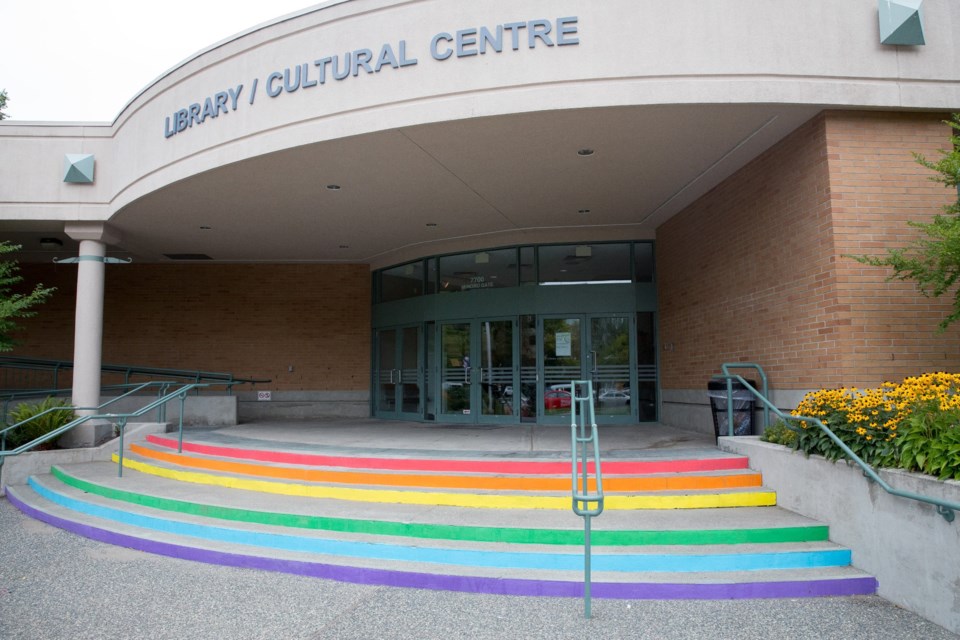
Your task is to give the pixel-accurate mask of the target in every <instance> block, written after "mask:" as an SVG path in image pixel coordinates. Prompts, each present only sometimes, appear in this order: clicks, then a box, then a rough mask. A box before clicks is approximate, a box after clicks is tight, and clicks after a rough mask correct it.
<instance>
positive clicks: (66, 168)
mask: <svg viewBox="0 0 960 640" xmlns="http://www.w3.org/2000/svg"><path fill="white" fill-rule="evenodd" d="M63 181H64V182H72V183H75V184H93V154H92V153H68V154H67V155H66V156H64V158H63Z"/></svg>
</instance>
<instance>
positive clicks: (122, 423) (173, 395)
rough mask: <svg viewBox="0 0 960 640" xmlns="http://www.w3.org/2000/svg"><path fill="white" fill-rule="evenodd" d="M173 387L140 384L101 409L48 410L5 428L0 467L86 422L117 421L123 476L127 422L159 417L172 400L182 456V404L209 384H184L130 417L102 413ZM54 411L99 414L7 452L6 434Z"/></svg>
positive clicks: (119, 469) (0, 438) (119, 467)
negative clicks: (145, 391)
mask: <svg viewBox="0 0 960 640" xmlns="http://www.w3.org/2000/svg"><path fill="white" fill-rule="evenodd" d="M170 384H171V383H169V382H145V383H143V384H141V385H138V386H136V387H135V388H133V389H131V390H130V391H128V392H127V393H125V394H123V395H121V396H117V397H116V398H113V399H111V400H108V401H107V402H104V403H103V404H101V405H99V406H97V407H54V408H51V409H47V410H46V411H42V412H40V413H38V414H36V415H34V416H31V417H30V418H27V419H26V420H21V421H20V422H18V423H16V424H12V425H10V426H9V427H6V428H5V429H3V430H2V431H0V446H2V447H3V448H2V449H0V466H2V464H3V461H4V460H5V459H6V458H8V457H10V456H15V455H19V454H21V453H25V452H27V451H30V450H31V449H34V448H36V447H37V446H39V445H41V444H43V443H44V442H48V441H50V440H53V439H54V438H59V437H60V436H62V435H63V434H65V433H67V432H68V431H71V430H72V429H74V428H76V427H78V426H80V425H82V424H85V423H87V422H90V421H91V420H109V421H111V422H113V421H114V420H116V421H117V425H116V426H117V427H118V428H119V430H120V433H119V451H118V455H119V462H118V465H117V476H123V434H124V430H125V428H126V426H127V421H128V420H129V419H130V418H139V417H142V416H144V415H146V414H148V413H150V412H151V411H153V410H154V409H157V410H158V413H159V412H160V410H161V409H162V408H163V407H165V406H166V404H167V403H168V402H170V401H171V400H174V399H179V400H180V433H179V447H178V451H180V452H182V451H183V403H184V400H185V399H186V397H187V394H188V393H189V392H190V391H192V390H194V389H197V388H199V387H208V386H211V384H210V383H188V384H185V385H183V386H182V387H180V388H179V389H177V390H175V391H172V392H168V393H164V394H163V395H161V397H159V398H157V399H156V400H154V401H152V402H150V403H148V404H147V405H145V406H143V407H141V408H140V409H137V410H136V411H133V412H130V413H103V412H102V410H103V409H104V408H106V407H108V406H110V405H111V404H114V403H115V402H118V401H120V400H122V399H123V398H126V397H128V396H132V395H133V394H135V393H137V392H138V391H141V390H143V389H144V388H147V387H150V386H157V385H160V386H161V387H162V388H164V389H169V387H170ZM55 411H71V412H76V411H94V412H96V413H93V414H87V415H83V416H80V417H78V418H76V419H74V420H71V421H70V422H68V423H67V424H65V425H63V426H61V427H58V428H57V429H54V430H53V431H50V432H49V433H45V434H44V435H42V436H39V437H37V438H35V439H33V440H31V441H30V442H27V443H24V444H22V445H20V446H19V447H16V448H15V449H10V450H7V449H6V447H5V444H6V436H7V434H8V433H9V432H11V431H13V430H14V429H17V428H19V427H22V426H23V425H25V424H28V423H29V422H31V421H32V420H35V419H37V418H39V417H41V416H44V415H47V414H49V413H53V412H55Z"/></svg>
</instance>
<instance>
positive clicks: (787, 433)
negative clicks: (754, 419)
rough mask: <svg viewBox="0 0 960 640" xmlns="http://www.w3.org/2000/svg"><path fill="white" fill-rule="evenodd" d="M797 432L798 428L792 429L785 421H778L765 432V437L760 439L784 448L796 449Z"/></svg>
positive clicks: (762, 436)
mask: <svg viewBox="0 0 960 640" xmlns="http://www.w3.org/2000/svg"><path fill="white" fill-rule="evenodd" d="M797 431H798V428H795V427H791V426H790V425H788V424H787V423H786V422H785V421H784V420H777V421H776V422H774V423H773V424H772V425H770V426H769V427H767V428H766V429H765V430H764V432H763V435H761V436H760V439H761V440H763V441H764V442H771V443H773V444H782V445H784V446H787V447H793V448H794V449H796V448H797Z"/></svg>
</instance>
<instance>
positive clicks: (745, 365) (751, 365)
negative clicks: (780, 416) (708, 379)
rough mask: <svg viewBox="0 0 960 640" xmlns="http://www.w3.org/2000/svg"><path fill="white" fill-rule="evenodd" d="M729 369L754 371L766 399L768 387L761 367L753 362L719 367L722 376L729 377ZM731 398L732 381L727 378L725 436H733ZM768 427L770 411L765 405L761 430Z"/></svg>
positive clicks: (768, 393) (725, 364) (768, 391)
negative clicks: (757, 375)
mask: <svg viewBox="0 0 960 640" xmlns="http://www.w3.org/2000/svg"><path fill="white" fill-rule="evenodd" d="M730 369H756V371H757V373H758V374H759V375H760V382H761V385H762V387H763V396H764V397H767V396H769V395H770V386H769V385H768V384H767V374H766V373H765V372H764V370H763V367H761V366H760V365H758V364H754V363H753V362H724V363H723V364H722V365H720V370H721V371H723V375H725V376H729V375H730ZM732 397H733V380H731V379H730V378H727V400H728V402H727V418H728V420H727V426H728V429H729V433H728V434H727V435H731V436H732V435H733V403H732V402H729V400H730V399H731V398H732ZM769 426H770V409H768V408H767V406H766V405H764V407H763V428H764V429H766V428H767V427H769Z"/></svg>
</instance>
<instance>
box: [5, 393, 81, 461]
mask: <svg viewBox="0 0 960 640" xmlns="http://www.w3.org/2000/svg"><path fill="white" fill-rule="evenodd" d="M69 406H70V405H69V404H68V403H67V402H66V401H64V400H58V399H56V398H47V399H45V400H43V401H42V402H38V403H37V404H27V403H21V404H18V405H17V407H16V409H14V410H13V411H11V412H10V418H9V419H10V424H17V423H19V422H23V421H24V420H27V419H29V418H33V420H30V422H27V423H26V424H23V425H20V426H19V427H17V428H16V429H14V430H13V431H9V432H7V449H16V448H17V447H19V446H20V445H23V444H26V443H28V442H32V441H34V440H36V439H37V438H39V437H41V436H45V435H46V434H48V433H50V432H51V431H53V430H55V429H59V428H60V427H62V426H63V425H65V424H67V423H68V422H70V421H72V420H73V419H74V415H73V411H71V410H70V409H69ZM51 409H52V411H50V412H49V413H44V412H45V411H48V410H51ZM41 413H43V415H40V414H41ZM34 416H37V417H35V418H34ZM53 447H54V444H53V442H50V441H47V442H45V443H43V444H41V445H39V446H38V447H36V448H37V449H52V448H53Z"/></svg>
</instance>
